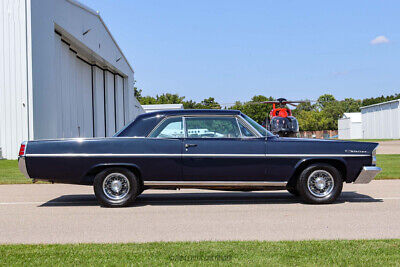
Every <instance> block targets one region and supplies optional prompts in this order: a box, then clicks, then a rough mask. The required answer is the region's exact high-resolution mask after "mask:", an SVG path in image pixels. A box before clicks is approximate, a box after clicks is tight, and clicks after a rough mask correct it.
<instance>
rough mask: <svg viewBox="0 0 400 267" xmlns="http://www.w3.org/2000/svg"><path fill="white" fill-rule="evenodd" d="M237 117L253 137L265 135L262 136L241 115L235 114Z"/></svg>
mask: <svg viewBox="0 0 400 267" xmlns="http://www.w3.org/2000/svg"><path fill="white" fill-rule="evenodd" d="M237 118H238V119H239V121H240V122H242V124H243V125H244V126H245V127H246V128H247V129H248V130H249V131H250V132H252V133H253V134H254V135H255V138H263V137H265V138H266V136H263V135H262V134H260V133H259V132H258V131H257V130H256V129H255V128H254V127H253V126H251V124H250V123H248V122H247V121H246V120H245V119H244V118H243V117H242V116H240V115H237Z"/></svg>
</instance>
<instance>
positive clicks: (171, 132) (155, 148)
mask: <svg viewBox="0 0 400 267" xmlns="http://www.w3.org/2000/svg"><path fill="white" fill-rule="evenodd" d="M183 137H184V127H183V119H182V117H180V116H178V117H167V118H165V119H164V120H163V121H161V122H160V124H159V125H158V126H157V127H156V128H155V129H154V130H153V131H152V132H151V133H150V134H149V136H148V137H147V138H145V141H144V143H143V144H138V145H140V146H142V147H143V148H144V151H143V152H142V153H144V154H145V156H144V157H143V160H145V161H146V164H144V166H145V170H143V175H144V176H145V177H144V180H146V181H180V180H181V179H182V161H181V160H182V141H183ZM139 142H143V141H142V140H140V141H139Z"/></svg>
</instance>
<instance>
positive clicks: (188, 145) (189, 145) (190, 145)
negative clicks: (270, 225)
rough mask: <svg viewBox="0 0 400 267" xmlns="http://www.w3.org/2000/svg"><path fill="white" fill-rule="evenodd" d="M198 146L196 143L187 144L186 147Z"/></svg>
mask: <svg viewBox="0 0 400 267" xmlns="http://www.w3.org/2000/svg"><path fill="white" fill-rule="evenodd" d="M195 146H197V145H196V144H185V148H189V147H195Z"/></svg>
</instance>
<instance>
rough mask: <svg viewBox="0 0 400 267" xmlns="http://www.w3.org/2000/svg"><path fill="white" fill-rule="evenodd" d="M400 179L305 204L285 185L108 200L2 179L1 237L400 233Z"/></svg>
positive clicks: (81, 190)
mask: <svg viewBox="0 0 400 267" xmlns="http://www.w3.org/2000/svg"><path fill="white" fill-rule="evenodd" d="M399 189H400V180H386V181H373V182H372V183H370V184H367V185H355V184H345V186H344V192H343V193H342V196H341V197H340V199H339V201H338V202H337V203H335V204H331V205H306V204H302V203H301V202H300V201H299V200H298V199H297V198H295V197H293V196H292V195H290V194H289V193H287V192H286V191H277V192H254V193H252V192H222V191H206V190H190V189H187V190H180V191H164V190H149V191H145V192H144V193H143V194H142V195H141V196H140V197H139V198H138V199H137V202H136V203H135V204H133V205H132V206H131V207H127V208H102V207H100V206H99V205H98V204H97V202H96V199H95V197H94V195H93V191H92V188H91V187H88V186H74V185H60V184H55V185H51V184H35V185H1V186H0V243H87V242H97V243H109V242H150V241H200V240H304V239H360V238H400V192H399V191H400V190H399Z"/></svg>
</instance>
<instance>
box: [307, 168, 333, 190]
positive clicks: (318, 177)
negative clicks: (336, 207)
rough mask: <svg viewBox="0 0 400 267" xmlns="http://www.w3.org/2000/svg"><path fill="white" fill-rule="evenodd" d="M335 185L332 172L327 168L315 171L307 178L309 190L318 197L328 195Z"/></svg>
mask: <svg viewBox="0 0 400 267" xmlns="http://www.w3.org/2000/svg"><path fill="white" fill-rule="evenodd" d="M334 186H335V181H334V179H333V176H332V174H330V173H329V172H328V171H325V170H316V171H313V172H312V173H311V174H310V175H309V176H308V179H307V188H308V191H310V193H311V194H312V195H313V196H316V197H326V196H327V195H329V194H330V193H331V192H332V190H333V188H334Z"/></svg>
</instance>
